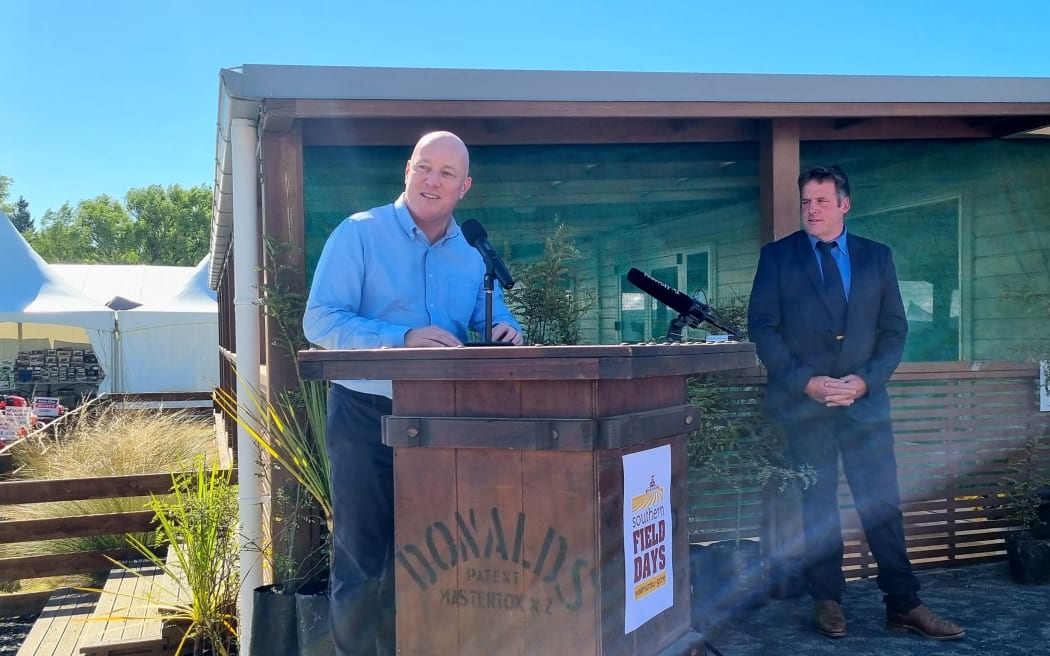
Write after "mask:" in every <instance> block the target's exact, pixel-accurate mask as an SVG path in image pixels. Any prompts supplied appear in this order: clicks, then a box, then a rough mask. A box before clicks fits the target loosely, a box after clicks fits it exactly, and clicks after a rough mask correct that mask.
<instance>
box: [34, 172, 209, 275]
mask: <svg viewBox="0 0 1050 656" xmlns="http://www.w3.org/2000/svg"><path fill="white" fill-rule="evenodd" d="M210 222H211V191H210V190H209V189H207V188H206V187H205V186H204V185H201V186H200V187H193V188H191V189H184V188H182V187H180V186H179V185H172V186H169V187H168V188H167V189H165V188H163V187H161V186H160V185H152V186H150V187H144V188H140V189H131V190H129V191H128V193H127V196H126V200H125V203H124V204H121V203H120V202H119V201H116V200H114V199H112V198H110V197H109V196H106V195H102V196H98V197H96V198H92V199H89V200H82V201H80V202H79V203H78V204H77V206H76V209H73V208H72V207H70V205H69V203H66V204H64V205H63V206H62V207H61V208H59V210H58V211H57V212H56V211H52V210H48V211H47V212H45V213H44V216H43V218H42V219H41V221H40V229H39V230H38V231H36V232H35V233H27V234H26V239H27V240H28V241H29V243H30V245H32V247H33V248H34V249H35V250H36V252H37V253H39V254H40V256H41V257H42V258H44V260H45V261H47V262H63V263H67V264H73V263H84V264H90V263H100V264H162V265H169V266H191V265H195V264H197V263H198V262H199V261H200V259H201V258H202V257H204V255H205V254H206V253H207V252H208V239H209V228H210Z"/></svg>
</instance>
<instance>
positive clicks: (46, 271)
mask: <svg viewBox="0 0 1050 656" xmlns="http://www.w3.org/2000/svg"><path fill="white" fill-rule="evenodd" d="M0 252H2V253H3V256H2V257H0V280H3V281H4V289H3V291H2V292H0V331H2V332H0V362H7V361H12V362H13V361H14V358H15V356H16V355H17V354H18V352H20V351H23V350H29V349H32V348H54V347H55V346H56V344H57V345H72V344H90V346H91V348H92V349H93V350H94V352H95V354H96V356H97V357H98V360H99V362H100V363H102V364H103V368H104V369H105V368H106V365H107V364H108V363H110V362H111V360H112V356H113V353H114V352H115V343H114V312H113V310H112V309H110V308H108V307H106V305H105V304H103V303H100V302H98V301H95V300H94V299H92V298H91V297H89V296H87V295H86V294H84V293H82V292H80V291H79V290H78V289H76V288H75V287H74V286H73V285H70V284H69V283H68V282H67V281H66V280H65V279H64V278H63V277H62V276H60V275H58V274H56V273H55V272H54V271H53V270H52V269H51V268H50V267H49V265H48V264H47V263H46V262H44V260H43V258H41V257H40V255H38V254H37V252H36V251H34V250H33V248H32V247H31V246H30V245H29V244H28V243H27V242H26V240H25V238H23V237H22V235H21V234H19V232H18V231H17V230H16V229H15V227H14V225H13V224H12V223H11V221H10V220H9V219H8V218H7V216H6V215H5V214H3V213H2V212H0ZM102 384H103V385H107V384H108V383H107V381H106V380H103V382H102Z"/></svg>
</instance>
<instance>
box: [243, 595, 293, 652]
mask: <svg viewBox="0 0 1050 656" xmlns="http://www.w3.org/2000/svg"><path fill="white" fill-rule="evenodd" d="M295 618H296V609H295V595H292V594H283V593H282V592H281V590H280V589H279V587H278V586H275V585H264V586H262V587H259V588H255V590H253V591H252V635H251V638H250V640H251V642H250V643H249V647H250V649H249V653H251V654H252V656H289V655H290V654H297V653H298V652H299V638H298V631H297V629H296V619H295Z"/></svg>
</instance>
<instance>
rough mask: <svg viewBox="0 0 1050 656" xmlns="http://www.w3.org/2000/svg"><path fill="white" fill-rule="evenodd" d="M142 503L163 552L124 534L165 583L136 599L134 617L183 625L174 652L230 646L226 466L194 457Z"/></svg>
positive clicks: (233, 560) (234, 549) (233, 605)
mask: <svg viewBox="0 0 1050 656" xmlns="http://www.w3.org/2000/svg"><path fill="white" fill-rule="evenodd" d="M149 505H150V508H151V509H152V510H153V511H154V512H155V513H156V519H157V523H158V526H159V528H158V533H159V534H160V536H161V542H162V544H163V545H166V546H167V548H168V555H167V558H164V557H161V556H160V555H158V554H157V552H156V551H155V550H154V549H152V548H150V547H149V546H148V545H146V544H143V543H142V542H141V541H139V540H137V539H135V538H134V537H132V536H128V542H129V543H130V544H131V545H132V547H134V548H135V550H136V551H138V552H139V553H140V554H142V556H143V557H144V558H145V559H146V560H148V561H149V562H150V563H152V564H153V565H155V566H156V567H158V568H159V569H161V570H162V571H163V572H164V573H165V574H166V575H167V579H168V582H169V583H170V586H169V587H166V588H162V590H161V591H160V593H153V594H151V595H150V596H147V597H145V598H140V599H138V601H141V602H144V603H145V604H146V606H145V608H144V611H143V614H141V615H140V617H143V618H150V617H163V618H164V619H165V620H167V621H168V622H172V623H175V624H178V625H181V626H182V627H183V630H184V634H183V636H182V639H181V640H180V642H179V645H178V646H177V647H176V649H175V653H176V654H180V653H183V647H184V646H186V645H192V647H193V653H194V654H205V653H207V654H213V655H216V656H231V655H232V654H236V653H237V594H238V590H239V587H240V576H239V572H238V556H239V554H238V539H237V537H238V535H237V527H238V506H237V487H236V485H235V484H233V483H232V472H231V471H230V470H221V469H218V467H216V466H215V465H212V466H211V467H209V466H208V465H207V464H206V463H205V462H204V460H203V459H198V460H197V461H196V463H195V467H194V468H193V470H192V472H191V473H189V474H176V475H174V476H173V477H172V494H171V496H170V497H164V498H161V497H156V496H153V497H151V499H150V504H149ZM111 561H112V562H113V563H114V564H115V565H117V566H118V567H124V568H125V569H127V570H128V571H129V572H131V573H133V574H134V573H135V571H134V569H133V568H131V567H129V566H126V565H123V564H122V563H120V562H118V561H115V560H112V559H111ZM94 591H95V592H99V593H102V594H105V591H104V590H94ZM123 610H128V609H123ZM122 616H123V617H128V616H129V615H128V614H122Z"/></svg>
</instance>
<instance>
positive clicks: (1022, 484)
mask: <svg viewBox="0 0 1050 656" xmlns="http://www.w3.org/2000/svg"><path fill="white" fill-rule="evenodd" d="M1048 462H1050V435H1048V434H1047V433H1046V432H1043V433H1042V434H1040V435H1035V436H1033V437H1031V438H1029V439H1028V441H1027V442H1025V447H1024V450H1023V451H1022V453H1021V457H1020V458H1019V459H1017V460H1014V461H1012V462H1011V463H1010V464H1009V469H1008V473H1007V475H1006V476H1005V477H1004V478H1003V479H1002V481H1001V483H1000V487H1001V490H1002V491H1001V497H1002V499H1003V508H1004V509H1006V511H1007V517H1009V518H1010V519H1011V520H1012V523H1013V524H1014V525H1015V526H1016V527H1017V528H1016V529H1015V530H1012V531H1010V532H1008V533H1007V534H1006V535H1005V537H1004V540H1005V542H1006V559H1007V563H1008V564H1009V567H1010V576H1011V578H1013V580H1014V581H1016V582H1018V583H1050V473H1048V470H1047V463H1048Z"/></svg>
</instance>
